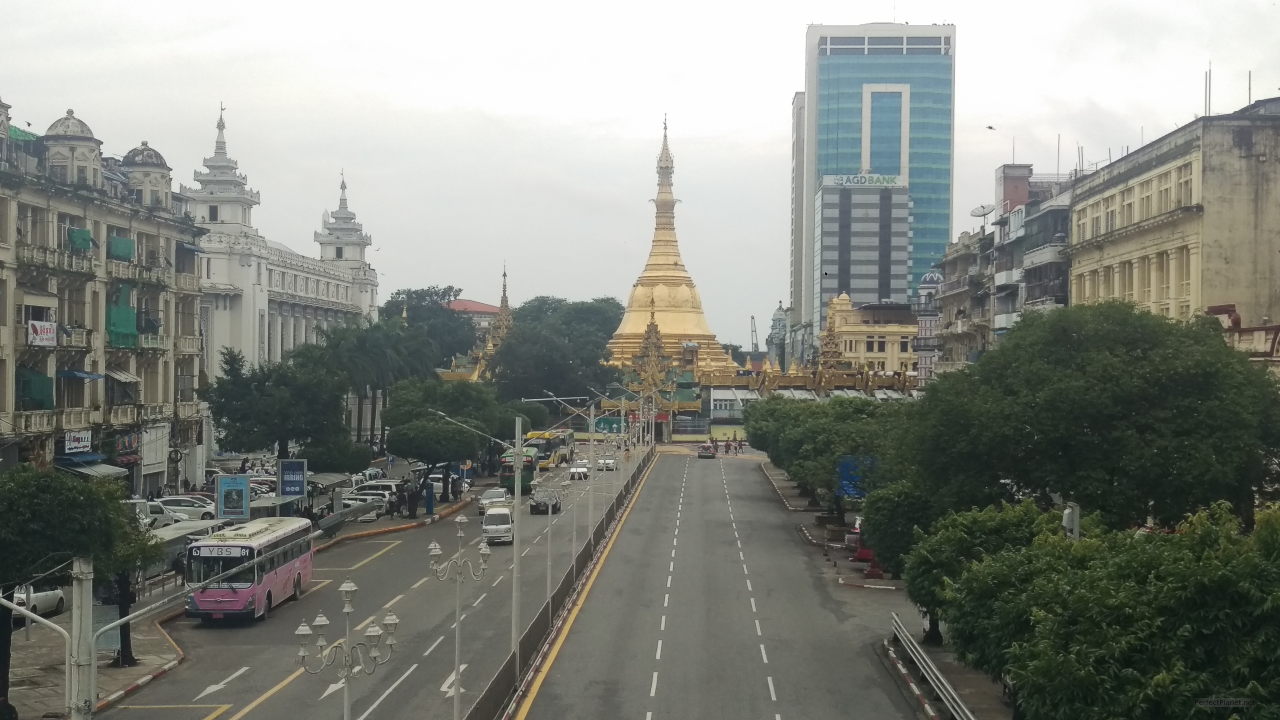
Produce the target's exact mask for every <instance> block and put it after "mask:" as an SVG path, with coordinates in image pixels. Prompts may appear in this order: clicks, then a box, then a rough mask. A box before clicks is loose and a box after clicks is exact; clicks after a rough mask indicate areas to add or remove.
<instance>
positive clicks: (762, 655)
mask: <svg viewBox="0 0 1280 720" xmlns="http://www.w3.org/2000/svg"><path fill="white" fill-rule="evenodd" d="M760 659H761V660H763V661H764V664H765V665H768V664H769V654H768V653H766V652H765V651H764V643H760Z"/></svg>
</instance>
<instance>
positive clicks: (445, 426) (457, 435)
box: [387, 420, 480, 464]
mask: <svg viewBox="0 0 1280 720" xmlns="http://www.w3.org/2000/svg"><path fill="white" fill-rule="evenodd" d="M387 449H388V450H390V451H391V452H393V453H395V454H396V455H399V456H401V457H405V458H413V459H415V460H419V461H421V462H424V463H428V464H434V463H442V462H453V461H456V460H467V459H471V458H475V457H476V455H477V453H478V452H479V450H480V437H479V436H478V435H476V434H475V433H473V432H470V431H468V430H466V429H465V428H460V427H458V426H457V425H453V424H450V423H447V422H444V421H440V420H437V421H431V420H414V421H413V422H410V423H407V424H405V425H398V426H396V427H395V428H393V429H392V431H391V437H390V438H388V440H387Z"/></svg>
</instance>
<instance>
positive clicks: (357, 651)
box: [293, 578, 400, 720]
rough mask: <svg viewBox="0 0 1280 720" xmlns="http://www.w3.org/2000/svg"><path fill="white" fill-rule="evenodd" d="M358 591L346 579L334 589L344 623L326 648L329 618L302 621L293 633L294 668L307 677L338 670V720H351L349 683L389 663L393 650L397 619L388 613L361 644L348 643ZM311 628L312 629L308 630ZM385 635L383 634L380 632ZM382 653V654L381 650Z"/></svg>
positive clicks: (398, 623)
mask: <svg viewBox="0 0 1280 720" xmlns="http://www.w3.org/2000/svg"><path fill="white" fill-rule="evenodd" d="M358 590H359V588H357V587H356V584H355V583H353V582H351V579H350V578H347V580H346V582H344V583H342V585H340V586H339V587H338V592H340V593H341V594H342V616H343V620H344V621H345V630H344V632H343V636H342V637H341V638H340V639H338V640H336V641H334V643H333V644H332V645H330V644H329V643H328V642H327V641H326V640H325V629H326V628H327V627H328V626H329V618H327V617H325V615H324V613H323V612H321V613H319V614H317V615H316V619H315V620H314V621H312V623H311V625H310V626H308V625H307V623H306V621H305V620H304V621H303V622H302V623H301V624H299V625H298V629H297V630H295V631H294V632H293V635H294V637H296V638H298V666H299V667H301V668H302V669H303V670H306V671H307V673H308V674H310V675H319V674H320V673H322V672H324V671H325V670H326V669H328V668H329V667H331V666H333V665H337V666H338V681H339V682H340V683H341V684H342V717H343V720H351V679H352V678H353V677H355V676H356V675H360V674H364V675H373V673H374V671H376V670H377V669H378V667H379V666H382V665H385V664H387V663H388V662H390V660H391V655H392V654H393V653H394V652H395V649H396V627H398V626H399V625H400V619H399V618H397V617H396V615H395V613H392V612H388V613H387V614H386V616H385V617H383V619H382V626H381V627H379V626H378V625H377V624H371V625H369V627H368V628H366V629H365V631H364V641H363V642H357V643H352V642H351V613H353V612H355V607H353V606H352V604H351V600H352V598H354V597H355V594H356V591H358ZM312 628H315V629H314V630H312ZM384 631H385V632H384ZM312 636H315V646H316V660H317V661H319V664H318V665H316V666H315V667H314V668H313V667H311V666H310V665H309V664H308V662H307V657H308V655H309V654H310V651H309V650H308V649H307V645H308V644H309V643H310V642H311V638H312ZM384 647H385V648H386V651H385V652H384V651H383V648H384Z"/></svg>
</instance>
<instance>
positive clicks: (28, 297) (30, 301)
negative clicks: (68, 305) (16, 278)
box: [18, 288, 58, 310]
mask: <svg viewBox="0 0 1280 720" xmlns="http://www.w3.org/2000/svg"><path fill="white" fill-rule="evenodd" d="M18 292H19V293H20V295H19V296H18V304H19V305H34V306H37V307H44V308H53V309H54V310H56V309H58V296H57V295H54V294H53V293H47V292H40V291H39V290H28V289H25V288H23V289H20V290H19V291H18Z"/></svg>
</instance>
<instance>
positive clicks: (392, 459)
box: [387, 453, 396, 469]
mask: <svg viewBox="0 0 1280 720" xmlns="http://www.w3.org/2000/svg"><path fill="white" fill-rule="evenodd" d="M395 466H396V456H395V455H392V454H391V453H387V468H388V469H390V468H393V467H395Z"/></svg>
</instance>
